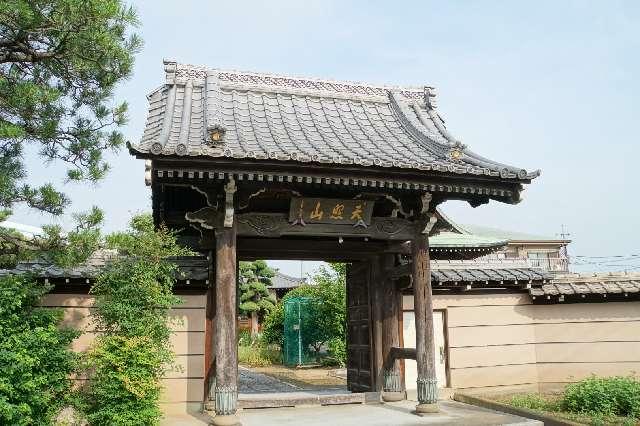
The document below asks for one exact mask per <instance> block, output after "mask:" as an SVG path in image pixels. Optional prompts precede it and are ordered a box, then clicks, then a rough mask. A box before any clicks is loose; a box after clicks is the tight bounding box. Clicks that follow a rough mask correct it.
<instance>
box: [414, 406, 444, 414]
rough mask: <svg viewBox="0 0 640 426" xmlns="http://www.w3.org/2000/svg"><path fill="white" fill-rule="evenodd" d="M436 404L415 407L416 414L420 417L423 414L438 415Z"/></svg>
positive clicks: (438, 410)
mask: <svg viewBox="0 0 640 426" xmlns="http://www.w3.org/2000/svg"><path fill="white" fill-rule="evenodd" d="M439 412H440V409H439V408H438V404H418V405H416V414H417V415H419V416H421V415H424V414H434V413H439Z"/></svg>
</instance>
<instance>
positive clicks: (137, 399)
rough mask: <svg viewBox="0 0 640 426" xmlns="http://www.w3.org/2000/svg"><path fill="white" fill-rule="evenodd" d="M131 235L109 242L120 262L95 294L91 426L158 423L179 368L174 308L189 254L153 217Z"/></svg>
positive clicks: (138, 222)
mask: <svg viewBox="0 0 640 426" xmlns="http://www.w3.org/2000/svg"><path fill="white" fill-rule="evenodd" d="M130 227H131V229H130V230H129V231H128V232H124V233H117V234H113V235H110V236H108V237H107V241H108V244H109V246H110V247H112V248H116V249H118V250H119V251H120V253H121V254H122V255H124V256H123V257H122V258H118V259H117V260H115V261H113V262H111V263H110V264H108V265H107V267H105V269H104V270H103V271H102V272H101V273H100V275H99V277H98V279H97V282H96V284H95V285H94V286H93V288H92V289H91V293H92V294H94V295H95V296H96V300H95V312H94V320H95V322H96V325H97V328H98V329H99V330H100V331H101V332H102V334H100V335H99V336H98V337H97V338H96V341H95V343H94V345H93V347H92V348H91V350H90V351H89V353H88V357H87V360H86V364H87V366H88V374H89V379H90V380H89V386H88V388H87V390H86V392H85V393H84V395H85V400H84V403H85V407H84V409H85V412H86V414H87V418H88V420H89V422H90V423H91V424H92V425H153V424H158V422H159V419H160V417H161V411H160V409H159V407H158V402H159V398H160V392H161V378H162V377H163V375H164V374H165V373H166V372H167V371H168V370H169V369H171V368H172V367H173V360H174V354H173V352H172V350H171V345H170V341H169V338H170V334H171V332H170V321H169V309H170V308H171V307H172V306H174V305H177V304H178V303H180V299H179V298H178V297H176V296H174V295H173V292H172V289H173V285H174V282H175V275H176V266H175V265H174V264H172V263H170V262H169V261H167V260H166V258H167V257H169V256H178V255H185V254H188V252H187V251H186V250H185V249H183V248H181V247H179V246H178V245H177V243H176V241H175V235H174V234H173V233H172V232H170V231H168V230H166V229H164V228H161V229H159V230H158V231H154V229H153V223H152V220H151V218H150V217H149V215H143V216H137V217H134V218H133V220H132V221H131V224H130Z"/></svg>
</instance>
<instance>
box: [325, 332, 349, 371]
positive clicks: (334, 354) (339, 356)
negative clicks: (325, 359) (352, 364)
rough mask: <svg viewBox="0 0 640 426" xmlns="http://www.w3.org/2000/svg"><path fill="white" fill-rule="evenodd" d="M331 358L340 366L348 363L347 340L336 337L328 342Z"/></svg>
mask: <svg viewBox="0 0 640 426" xmlns="http://www.w3.org/2000/svg"><path fill="white" fill-rule="evenodd" d="M327 349H328V350H329V355H330V358H332V359H333V360H335V364H333V365H339V366H340V367H344V366H345V365H347V342H346V340H345V339H343V338H340V337H336V338H334V339H331V340H329V342H328V343H327Z"/></svg>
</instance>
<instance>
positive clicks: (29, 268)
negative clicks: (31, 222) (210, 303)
mask: <svg viewBox="0 0 640 426" xmlns="http://www.w3.org/2000/svg"><path fill="white" fill-rule="evenodd" d="M117 256H118V255H117V253H116V252H115V251H114V250H98V251H97V252H95V253H94V254H93V255H92V256H91V257H89V259H87V261H86V262H84V263H82V264H81V265H78V266H74V267H72V268H62V267H60V266H56V265H54V264H52V263H51V262H48V261H39V260H34V261H25V262H19V263H18V264H17V265H16V267H15V268H13V269H0V276H3V275H12V274H27V273H28V274H33V275H34V276H36V277H38V278H46V279H52V280H53V279H73V280H76V279H82V280H92V279H95V278H97V277H98V274H99V273H100V271H101V270H102V268H103V267H104V266H105V265H106V264H107V263H108V262H109V261H111V260H113V259H115V258H117ZM171 260H172V261H173V262H174V263H176V265H177V266H178V271H177V274H176V278H177V279H178V280H194V281H195V280H198V281H205V280H208V279H209V272H208V271H209V264H208V262H207V259H206V258H205V257H202V256H180V257H173V258H171Z"/></svg>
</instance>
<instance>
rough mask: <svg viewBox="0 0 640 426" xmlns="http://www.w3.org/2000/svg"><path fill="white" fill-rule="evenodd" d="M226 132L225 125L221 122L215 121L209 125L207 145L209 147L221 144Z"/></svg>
mask: <svg viewBox="0 0 640 426" xmlns="http://www.w3.org/2000/svg"><path fill="white" fill-rule="evenodd" d="M226 132H227V129H226V127H224V126H223V125H222V124H221V123H216V124H214V125H212V126H211V127H209V128H208V129H207V133H208V134H209V138H208V141H207V145H209V146H210V147H214V146H218V145H220V144H222V141H223V138H224V134H225V133H226Z"/></svg>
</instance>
